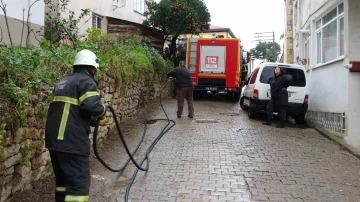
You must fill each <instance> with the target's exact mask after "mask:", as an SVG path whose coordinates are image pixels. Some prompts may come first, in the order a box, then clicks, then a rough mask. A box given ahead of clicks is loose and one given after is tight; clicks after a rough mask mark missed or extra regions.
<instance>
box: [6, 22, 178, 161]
mask: <svg viewBox="0 0 360 202" xmlns="http://www.w3.org/2000/svg"><path fill="white" fill-rule="evenodd" d="M87 34H88V37H87V40H86V41H79V40H78V41H77V42H76V49H74V47H73V46H66V45H62V46H57V47H54V46H51V43H50V42H49V41H47V40H45V39H42V40H41V47H28V48H20V47H0V78H1V80H0V113H1V117H0V145H2V143H1V142H4V141H1V139H2V136H4V134H2V131H4V130H2V129H3V128H6V131H11V133H13V134H14V133H15V131H14V130H15V129H16V128H17V127H19V126H21V125H24V124H26V117H25V115H26V112H25V107H26V106H28V105H41V106H42V109H43V110H44V111H46V110H47V106H48V104H49V103H48V101H44V102H38V103H30V102H29V97H30V96H31V95H36V94H37V93H39V92H40V91H41V89H42V87H43V86H44V85H46V84H48V85H50V86H52V85H54V84H55V83H56V82H57V81H58V80H59V79H60V78H61V77H63V76H65V75H66V74H69V73H71V71H72V64H73V61H74V57H75V55H76V53H77V51H79V50H81V49H85V48H86V49H89V50H92V51H94V52H95V54H96V55H97V56H98V57H99V59H100V69H101V71H100V72H99V74H98V75H97V77H101V74H104V73H109V75H114V77H115V79H116V82H117V86H118V87H121V86H122V85H126V83H127V82H128V81H129V80H130V79H132V78H134V77H136V76H137V75H139V74H147V73H157V74H158V75H159V76H160V77H162V78H165V75H166V73H167V72H168V71H170V70H171V69H172V68H173V64H172V63H171V62H169V61H166V60H164V59H163V58H162V56H161V55H160V54H159V53H158V52H157V51H156V50H155V49H153V48H151V47H149V46H147V39H146V38H141V37H132V36H122V37H119V38H118V39H117V40H115V41H114V40H112V39H111V38H110V36H109V35H107V34H102V33H101V31H100V30H98V29H89V30H87ZM40 114H43V115H44V114H45V113H40ZM0 161H1V157H0Z"/></svg>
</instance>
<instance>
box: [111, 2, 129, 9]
mask: <svg viewBox="0 0 360 202" xmlns="http://www.w3.org/2000/svg"><path fill="white" fill-rule="evenodd" d="M125 5H126V0H113V6H114V7H115V9H116V8H122V7H124V6H125Z"/></svg>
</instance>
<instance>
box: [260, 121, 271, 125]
mask: <svg viewBox="0 0 360 202" xmlns="http://www.w3.org/2000/svg"><path fill="white" fill-rule="evenodd" d="M262 124H263V125H266V126H271V123H269V122H267V121H266V122H263V123H262Z"/></svg>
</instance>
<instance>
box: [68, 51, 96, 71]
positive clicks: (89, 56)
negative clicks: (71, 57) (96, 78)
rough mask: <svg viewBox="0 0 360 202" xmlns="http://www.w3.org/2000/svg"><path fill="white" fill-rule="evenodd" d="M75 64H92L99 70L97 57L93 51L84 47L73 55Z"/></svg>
mask: <svg viewBox="0 0 360 202" xmlns="http://www.w3.org/2000/svg"><path fill="white" fill-rule="evenodd" d="M77 65H87V66H92V67H95V69H96V70H99V59H98V58H97V57H96V55H95V53H93V52H92V51H90V50H87V49H84V50H81V51H79V52H78V53H77V54H76V56H75V62H74V66H77Z"/></svg>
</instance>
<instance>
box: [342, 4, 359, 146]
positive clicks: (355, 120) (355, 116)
mask: <svg viewBox="0 0 360 202" xmlns="http://www.w3.org/2000/svg"><path fill="white" fill-rule="evenodd" d="M345 11H348V15H347V16H345V18H347V19H348V21H347V22H348V25H349V26H348V40H349V43H348V50H349V51H348V61H360V1H358V0H348V5H346V4H345ZM345 24H346V21H345ZM345 33H346V32H345ZM348 61H347V62H348ZM348 74H349V80H348V82H349V84H348V85H349V95H348V98H349V101H348V106H349V109H350V110H349V111H348V114H347V116H348V133H347V134H348V136H347V137H346V141H347V142H348V143H349V144H352V145H354V146H356V147H358V148H359V149H360V124H359V123H360V90H359V87H360V72H349V73H348Z"/></svg>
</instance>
